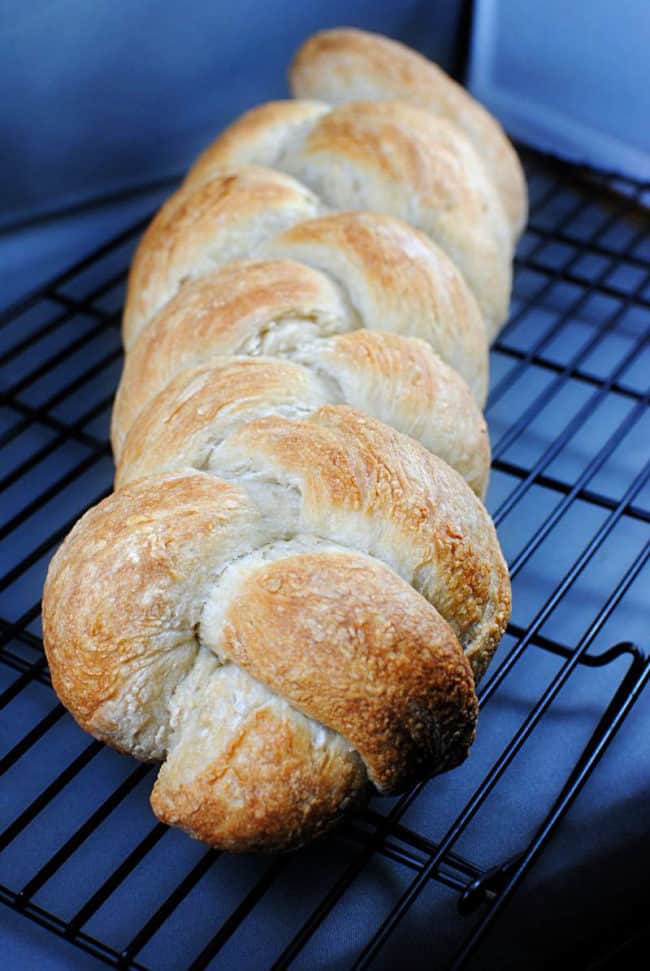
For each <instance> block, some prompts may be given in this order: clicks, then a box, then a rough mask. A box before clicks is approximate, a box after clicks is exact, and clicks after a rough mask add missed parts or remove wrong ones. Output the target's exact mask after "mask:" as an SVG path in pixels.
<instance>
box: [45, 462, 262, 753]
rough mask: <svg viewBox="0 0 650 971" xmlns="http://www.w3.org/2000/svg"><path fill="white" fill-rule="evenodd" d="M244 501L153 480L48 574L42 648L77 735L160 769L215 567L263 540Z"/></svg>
mask: <svg viewBox="0 0 650 971" xmlns="http://www.w3.org/2000/svg"><path fill="white" fill-rule="evenodd" d="M257 520H258V516H257V512H256V510H255V507H254V506H252V505H251V503H250V502H249V501H248V500H247V498H246V496H245V494H244V493H242V492H241V490H239V489H237V488H236V487H235V486H231V485H227V484H226V483H225V482H221V481H220V480H218V479H215V478H213V477H211V476H207V475H202V474H200V473H193V474H189V475H188V474H177V475H170V476H161V477H154V478H151V479H146V480H144V481H142V482H136V483H134V484H133V485H130V486H128V487H126V488H125V489H122V490H120V491H119V492H116V493H113V495H112V496H109V497H108V498H107V499H105V500H104V501H103V502H101V503H99V505H98V506H95V507H94V508H93V509H91V510H90V511H89V512H87V513H86V514H85V516H83V517H82V518H81V519H80V520H79V522H78V523H77V524H76V526H75V527H74V529H73V530H72V532H71V533H70V534H69V535H68V537H67V539H66V540H65V542H64V543H63V545H62V546H61V547H60V549H59V550H58V552H57V554H56V556H55V557H54V558H53V560H52V562H51V563H50V567H49V570H48V574H47V580H46V583H45V589H44V592H43V640H44V645H45V651H46V654H47V659H48V663H49V666H50V672H51V674H52V682H53V684H54V688H55V691H56V693H57V695H58V696H59V698H60V699H61V701H62V702H63V704H64V705H65V706H66V708H68V709H69V711H71V712H72V714H73V715H74V716H75V718H76V719H77V721H78V722H79V724H80V725H82V726H83V727H84V728H85V729H86V730H87V731H89V732H91V733H92V734H93V735H95V736H96V737H97V738H101V739H103V740H104V741H106V742H108V743H109V744H110V745H113V746H115V747H116V748H120V749H123V750H126V751H131V752H133V753H134V754H136V755H138V756H139V757H140V758H160V757H161V755H162V753H163V752H164V746H165V739H166V735H167V729H168V726H167V703H168V699H169V697H170V696H171V694H172V692H173V690H174V688H175V686H176V684H177V683H178V681H179V680H181V679H182V677H183V676H184V675H185V674H186V673H187V670H188V669H189V668H190V667H191V664H192V662H193V660H194V656H195V653H196V641H195V637H194V633H193V628H194V625H195V624H196V623H197V622H198V619H199V616H198V613H197V610H198V606H199V605H197V604H194V603H193V599H190V598H189V596H188V591H187V587H188V583H192V584H194V585H195V586H196V587H199V586H200V583H201V579H202V577H203V575H204V570H205V568H206V565H207V564H208V561H209V560H210V559H216V560H217V561H219V560H220V559H223V558H227V557H228V556H230V555H231V554H232V551H233V550H234V549H235V548H236V549H240V548H242V547H243V548H247V544H248V547H250V546H251V544H253V543H254V542H255V541H256V540H257V538H258V536H259V525H258V521H257Z"/></svg>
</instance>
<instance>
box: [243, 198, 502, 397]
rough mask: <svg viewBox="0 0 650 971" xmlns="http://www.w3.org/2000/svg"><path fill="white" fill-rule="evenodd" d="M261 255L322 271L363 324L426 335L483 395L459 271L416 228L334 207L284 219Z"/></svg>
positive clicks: (483, 350)
mask: <svg viewBox="0 0 650 971" xmlns="http://www.w3.org/2000/svg"><path fill="white" fill-rule="evenodd" d="M260 256H263V257H265V258H269V257H272V258H275V259H277V258H278V257H279V258H282V259H291V260H297V261H298V262H300V263H305V264H307V265H308V266H311V267H314V268H315V269H317V270H320V271H321V272H323V273H325V274H327V275H328V276H329V277H330V278H331V279H333V280H336V281H337V282H338V283H339V284H340V285H341V286H342V288H343V290H344V292H345V293H346V295H347V297H348V299H349V301H350V303H351V304H352V305H353V306H354V307H355V308H356V311H357V313H358V315H359V318H360V320H361V322H362V324H363V326H365V327H367V328H369V329H370V330H381V331H382V332H388V333H395V334H405V335H408V336H411V337H419V338H421V339H422V340H425V341H426V342H427V343H428V344H430V345H431V347H432V348H433V349H434V350H435V351H436V353H437V354H439V355H440V357H441V358H442V359H443V361H446V362H447V364H450V365H451V367H453V368H454V369H455V370H456V371H458V373H459V374H461V375H462V376H463V377H464V378H465V380H466V381H467V383H468V384H469V386H470V388H471V389H472V391H473V392H474V397H475V399H476V401H477V403H478V404H479V405H482V404H483V403H484V401H485V396H486V391H487V370H488V367H487V346H486V329H485V323H484V321H483V319H482V318H481V314H480V311H479V309H478V306H477V303H476V300H475V298H474V296H473V295H472V293H471V291H470V290H469V288H468V287H467V284H466V283H465V281H464V280H463V277H462V276H461V274H460V273H459V271H458V270H457V269H456V267H455V266H454V264H453V263H452V261H451V260H450V259H449V257H448V256H447V255H446V254H445V253H444V252H443V250H441V249H440V248H439V247H438V246H436V245H435V243H433V242H432V241H431V240H430V239H429V238H428V237H427V236H425V235H424V234H423V233H420V232H418V231H417V230H416V229H413V227H411V226H409V225H408V224H407V223H405V222H403V221H402V220H400V219H394V218H392V217H391V216H386V215H382V214H380V213H373V212H339V213H335V214H333V215H329V216H322V217H320V218H317V219H309V220H307V221H306V222H302V223H298V224H296V225H295V226H292V227H290V228H289V229H287V230H285V231H284V232H283V233H280V234H279V235H277V236H275V237H274V238H273V239H271V240H269V241H268V242H267V243H265V244H263V245H262V247H261V248H260Z"/></svg>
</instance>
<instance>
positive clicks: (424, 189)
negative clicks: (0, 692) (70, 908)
mask: <svg viewBox="0 0 650 971" xmlns="http://www.w3.org/2000/svg"><path fill="white" fill-rule="evenodd" d="M334 33H336V32H334ZM353 33H354V32H353ZM349 34H350V32H342V35H341V36H342V40H343V41H344V42H345V43H348V40H349V38H348V35H349ZM355 36H356V34H355ZM359 36H360V37H361V38H362V39H363V45H365V47H364V49H365V50H370V51H371V52H372V50H373V49H374V48H373V45H375V44H378V45H379V47H378V48H377V51H379V52H384V53H382V57H383V56H384V54H385V55H386V56H388V55H389V54H390V51H391V50H392V47H391V46H390V43H389V46H388V48H385V47H384V46H382V45H384V44H385V43H386V42H384V41H383V40H378V39H376V38H373V37H372V35H359ZM346 38H348V40H346ZM310 44H311V45H313V42H312V41H309V42H308V43H307V45H306V46H305V48H304V50H303V52H302V53H299V55H298V58H297V60H296V62H295V65H294V70H293V77H294V84H302V83H306V82H304V78H306V77H310V78H311V81H310V83H314V77H316V78H317V77H318V76H320V74H323V73H324V76H325V77H327V76H328V69H327V66H326V64H325V66H323V65H324V62H323V56H324V55H323V49H322V45H320V46H318V45H317V46H316V48H315V50H316V53H317V55H318V56H317V59H316V60H317V62H318V69H317V70H315V74H314V72H311V73H310V70H309V50H310ZM344 46H345V45H344ZM400 50H401V49H400ZM386 51H388V54H386ZM337 56H338V55H337ZM396 56H397V55H396ZM404 57H407V58H417V55H414V54H412V53H409V52H407V53H400V54H399V58H404ZM315 63H316V62H315ZM414 63H416V62H414ZM417 63H419V60H417ZM337 70H338V69H337ZM395 70H397V67H395ZM400 70H401V69H400ZM344 73H345V72H344ZM398 73H400V72H399V71H398ZM342 76H344V74H343V75H342ZM386 76H387V77H389V76H390V71H389V72H388V74H387V75H386ZM301 78H302V80H300V79H301ZM296 79H298V81H296ZM337 83H338V88H337V92H336V97H337V99H338V100H349V98H345V97H344V93H345V87H344V85H343V81H340V83H339V82H337ZM448 83H451V82H448ZM341 85H343V87H342V86H341ZM350 90H351V94H352V95H353V96H354V94H355V91H356V89H352V88H351V89H350ZM386 93H387V94H388V95H390V97H393V96H394V93H395V92H392V91H390V92H386ZM399 93H400V94H401V96H405V95H408V91H406V90H405V91H401V92H399ZM319 96H320V97H329V92H328V91H327V90H324V91H322V92H320V93H319ZM364 96H365V97H368V93H367V92H366V95H364ZM464 97H465V98H467V100H468V102H469V103H472V104H473V102H471V99H469V98H468V97H467V96H464ZM332 100H335V99H332ZM412 100H416V99H412ZM460 103H461V102H459V104H460ZM446 114H447V115H449V114H450V111H447V112H446ZM391 157H392V161H391ZM377 159H379V161H377ZM440 159H442V161H440ZM406 163H408V164H406ZM432 166H433V168H432ZM275 167H277V168H275ZM278 168H281V169H282V170H283V171H282V172H280V171H278V170H277V169H278ZM522 184H523V183H522ZM495 185H496V184H495V182H493V181H492V180H491V178H490V159H489V158H486V159H482V158H481V157H480V156H479V155H478V154H477V153H476V152H475V151H474V149H473V148H472V147H471V144H470V143H469V142H468V141H467V139H466V138H465V136H464V135H463V133H462V131H461V130H460V129H457V128H456V127H455V126H454V124H452V123H451V122H450V121H448V120H444V121H443V122H441V121H440V119H438V118H436V117H434V115H433V114H432V113H431V112H428V113H427V111H424V110H422V108H413V107H412V106H409V105H408V104H398V103H396V102H394V101H391V102H389V103H382V102H379V103H377V104H375V103H374V102H373V101H369V100H367V101H366V102H364V103H363V104H358V103H356V104H351V105H347V106H344V107H342V108H336V109H330V108H329V107H328V106H327V105H325V104H324V103H321V104H315V103H313V102H307V103H306V102H300V101H297V102H286V103H284V102H283V103H274V104H272V105H269V106H263V107H261V108H260V109H256V110H254V111H253V112H252V113H249V114H248V115H246V116H244V117H243V118H242V119H240V121H239V122H235V124H234V125H233V126H231V128H230V129H229V130H227V131H226V132H225V133H224V134H223V135H222V136H221V137H220V138H219V139H217V141H216V142H215V143H213V145H212V146H210V148H209V149H208V150H207V152H206V153H204V155H203V156H202V157H201V158H200V159H199V161H198V163H197V165H196V166H195V167H194V169H192V170H191V172H190V173H189V175H188V178H187V180H186V182H185V185H184V186H183V187H182V188H181V189H180V190H179V191H178V192H177V193H176V194H175V195H174V196H173V197H172V198H171V199H170V200H169V201H168V202H167V203H166V204H165V206H163V208H162V210H161V211H160V212H159V213H158V215H157V216H156V218H155V219H154V221H153V222H152V224H151V226H150V227H149V229H148V230H147V232H146V234H145V236H144V238H143V240H142V242H141V244H140V247H139V250H138V253H137V254H136V257H135V259H134V263H133V267H132V270H131V275H130V279H129V292H128V299H127V304H126V308H125V315H124V342H125V347H126V350H127V357H126V362H125V368H124V373H123V376H122V380H121V383H120V388H119V391H118V395H117V398H116V403H115V409H114V415H113V427H112V440H113V447H114V452H115V457H116V464H117V475H116V491H115V493H113V495H112V496H110V497H109V498H108V499H106V500H104V501H103V502H102V503H100V504H99V505H98V506H97V507H95V508H94V509H91V510H90V511H89V512H88V513H86V515H85V516H83V517H82V519H81V520H80V521H79V523H78V524H77V525H76V526H75V527H74V529H73V530H72V532H71V533H70V535H69V536H68V538H67V539H66V541H65V542H64V544H63V546H62V547H61V548H60V550H59V551H58V553H57V554H56V556H55V557H54V559H53V561H52V563H51V565H50V569H49V571H48V578H47V582H46V587H45V591H44V599H43V627H44V641H45V647H46V651H47V656H48V660H49V664H50V669H51V672H52V679H53V684H54V686H55V689H56V691H57V694H58V695H59V697H60V699H61V700H62V702H63V703H64V704H65V705H66V707H68V708H69V710H70V711H71V712H72V713H73V715H74V717H75V718H76V719H77V721H78V722H79V723H80V724H81V725H82V726H83V727H84V728H85V729H87V730H88V731H90V732H91V733H92V734H93V735H95V736H96V737H97V738H100V739H103V740H104V741H106V742H107V743H109V744H111V745H113V746H114V747H116V748H118V749H120V750H122V751H124V752H129V753H131V754H133V755H135V756H136V757H138V758H141V759H146V760H152V761H161V762H163V765H162V767H161V769H160V772H159V775H158V779H157V781H156V784H155V786H154V790H153V794H152V806H153V808H154V811H155V812H156V813H157V815H158V816H159V817H160V818H161V819H163V820H164V821H166V822H170V823H173V824H176V825H179V826H181V827H182V828H183V829H185V830H186V831H188V832H189V833H191V834H192V835H194V836H196V837H198V838H200V839H203V840H206V841H207V842H209V843H212V844H213V845H217V846H220V847H223V848H227V849H232V850H250V849H285V848H290V847H295V846H298V845H300V844H302V843H304V842H305V841H307V840H308V839H310V838H312V837H314V836H316V835H318V834H319V833H321V832H323V831H325V830H326V829H328V828H329V827H330V826H331V825H332V824H333V823H334V822H335V821H336V820H337V819H338V818H339V817H340V815H341V814H342V813H343V812H344V811H345V810H346V809H348V808H349V807H350V806H352V805H355V804H357V803H358V802H360V801H361V800H363V799H364V798H366V797H367V795H368V793H369V792H371V791H372V790H373V788H374V789H375V790H377V791H379V792H387V793H391V792H397V791H400V790H402V789H404V788H405V787H407V786H409V785H410V784H412V783H413V782H414V781H416V780H418V779H422V778H424V777H426V776H427V775H429V774H432V773H434V772H439V771H442V770H444V769H447V768H450V767H452V766H454V765H457V764H458V763H459V762H461V761H462V760H463V759H464V758H465V756H466V754H467V751H468V749H469V746H470V745H471V742H472V739H473V737H474V732H475V724H476V717H477V702H476V695H475V691H474V686H475V682H476V680H478V678H480V676H481V675H482V674H483V672H484V670H485V668H486V667H487V665H488V663H489V661H490V658H491V656H492V654H493V653H494V650H495V649H496V647H497V645H498V642H499V639H500V637H501V635H502V633H503V630H504V629H505V625H506V623H507V620H508V617H509V612H510V587H509V580H508V574H507V569H506V566H505V564H504V561H503V557H502V555H501V551H500V549H499V544H498V540H497V537H496V533H495V530H494V527H493V524H492V522H491V520H490V518H489V516H488V514H487V512H486V510H485V508H484V507H483V505H482V503H481V501H480V499H479V498H478V497H479V496H482V495H483V494H484V491H485V487H486V483H487V472H488V465H489V447H488V443H487V436H486V432H485V423H484V421H483V418H482V415H481V413H480V406H481V405H482V403H483V401H484V397H485V389H486V382H487V345H488V339H489V336H490V335H491V334H492V333H494V331H495V330H496V329H497V327H498V326H499V324H500V323H501V321H502V319H503V317H504V316H505V311H506V307H507V299H508V288H509V279H510V276H509V274H510V261H511V254H512V243H513V238H514V236H515V235H516V225H518V223H517V219H519V218H520V217H517V218H516V219H515V220H514V222H513V216H512V213H510V212H508V211H507V209H506V207H505V206H504V200H503V198H502V190H501V188H499V187H498V186H497V187H495ZM520 188H521V187H520ZM513 191H514V190H513ZM515 195H516V192H515ZM350 207H351V208H352V211H350ZM520 209H521V207H520ZM452 466H453V468H452Z"/></svg>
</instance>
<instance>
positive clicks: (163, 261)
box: [122, 166, 320, 349]
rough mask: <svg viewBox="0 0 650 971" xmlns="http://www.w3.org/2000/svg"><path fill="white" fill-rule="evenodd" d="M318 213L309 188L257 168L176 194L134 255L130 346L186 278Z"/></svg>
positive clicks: (126, 328)
mask: <svg viewBox="0 0 650 971" xmlns="http://www.w3.org/2000/svg"><path fill="white" fill-rule="evenodd" d="M319 208H320V207H319V203H318V201H317V200H316V199H315V198H314V197H313V196H312V194H311V193H310V192H309V191H308V190H307V189H305V187H304V186H301V185H299V184H298V183H297V182H295V181H294V180H293V179H290V178H288V177H287V176H285V175H282V174H281V173H280V172H273V171H271V170H269V169H259V168H255V167H253V166H250V167H239V168H237V169H236V170H233V171H231V170H228V169H226V170H225V171H223V172H219V173H218V174H217V175H215V176H214V177H213V178H211V179H209V180H206V181H202V180H199V181H198V182H197V183H196V184H194V185H188V186H184V187H182V188H181V189H179V190H178V192H176V193H175V194H174V195H173V196H171V198H169V199H168V200H167V202H166V203H165V205H164V206H163V207H162V208H161V209H160V210H159V212H158V213H157V215H156V216H155V217H154V219H153V221H152V222H151V224H150V226H149V227H148V229H147V231H146V233H145V234H144V236H143V238H142V241H141V242H140V245H139V246H138V249H137V252H136V254H135V257H134V260H133V264H132V267H131V272H130V274H129V285H128V293H127V300H126V306H125V309H124V318H123V323H122V333H123V338H124V344H125V346H126V348H127V349H128V348H129V347H131V345H132V344H133V343H134V341H135V339H136V338H137V336H138V335H139V334H140V332H141V331H142V330H143V329H144V328H145V326H146V325H147V323H148V322H149V320H150V319H151V317H152V316H153V315H154V313H155V312H156V311H157V310H159V309H160V307H162V306H163V305H164V304H165V303H166V302H167V301H168V300H169V299H171V298H172V297H173V296H174V295H175V294H176V293H177V292H178V290H179V288H180V287H181V285H182V284H183V283H184V282H185V281H186V280H188V279H194V278H196V277H198V276H200V275H201V274H203V273H207V272H209V271H210V270H211V269H214V267H215V266H221V265H223V264H224V263H228V262H230V261H232V260H236V259H240V258H242V257H245V256H247V255H248V254H249V253H250V251H251V249H252V248H253V247H254V245H255V243H256V241H257V242H261V241H262V240H263V239H266V238H267V237H268V236H270V235H273V234H274V233H276V232H279V231H280V230H282V229H284V228H285V227H287V226H290V225H292V224H293V223H295V222H300V221H302V220H303V219H309V218H310V217H312V216H315V215H318V213H319Z"/></svg>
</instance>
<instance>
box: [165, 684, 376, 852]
mask: <svg viewBox="0 0 650 971" xmlns="http://www.w3.org/2000/svg"><path fill="white" fill-rule="evenodd" d="M197 670H198V669H197ZM198 675H199V676H198V677H193V676H192V683H191V684H190V685H189V687H190V688H191V689H192V693H193V698H194V699H195V701H196V704H197V706H200V709H201V712H200V715H199V716H198V718H199V722H198V723H196V724H194V723H192V722H190V721H189V719H188V718H187V715H185V723H184V724H181V726H180V728H179V730H178V731H177V736H178V737H177V738H175V739H174V740H173V743H172V748H171V751H170V753H169V756H168V758H167V761H166V762H165V764H164V765H163V766H162V768H161V770H160V773H159V775H158V779H157V781H156V784H155V786H154V789H153V792H152V794H151V805H152V808H153V810H154V812H155V813H156V815H157V816H158V817H159V818H160V819H161V820H162V821H163V822H165V823H168V824H171V825H174V826H180V827H181V828H182V829H184V830H185V831H186V832H188V833H190V834H191V835H192V836H195V837H196V838H198V839H201V840H204V841H205V842H207V843H211V844H213V845H214V846H218V847H220V848H221V849H224V850H230V851H234V852H250V851H252V850H257V851H259V850H261V851H270V850H273V851H277V850H287V849H295V848H296V847H298V846H301V845H303V844H304V843H306V842H308V841H309V840H311V839H314V838H315V837H317V836H320V835H321V834H322V833H324V832H326V831H327V830H328V829H330V828H331V827H332V826H333V825H334V824H335V823H336V822H337V820H339V819H340V817H341V815H342V814H343V813H344V812H346V811H347V810H349V809H352V808H354V807H355V806H356V805H358V804H359V803H361V802H362V801H363V800H364V799H365V797H366V796H367V794H368V789H369V787H368V783H367V776H366V772H365V769H364V767H363V763H362V762H361V759H360V758H359V756H358V755H356V753H355V752H354V751H353V750H352V749H350V748H349V747H346V746H345V745H344V744H342V743H341V741H340V740H339V739H337V738H336V737H333V738H331V739H330V738H328V739H327V740H326V741H325V740H324V741H323V743H322V744H315V743H314V733H313V730H312V729H311V728H310V723H309V720H308V719H306V718H304V717H303V716H301V715H300V714H299V713H298V712H295V711H294V710H292V709H291V708H290V707H289V706H288V705H287V704H286V703H283V702H280V701H276V702H273V701H272V700H271V699H270V698H269V697H264V696H262V697H259V698H258V697H255V695H254V696H253V698H252V699H251V704H250V707H248V708H247V710H246V714H245V715H243V716H242V715H239V714H238V713H236V712H233V711H232V710H231V708H230V707H228V702H227V700H226V697H225V696H226V695H228V696H229V697H230V698H232V697H233V696H234V697H238V698H239V697H240V695H243V694H244V693H246V692H247V691H248V687H247V686H245V685H243V684H241V682H242V681H243V680H244V679H246V681H250V680H251V679H249V678H248V675H245V674H244V672H238V671H237V669H236V668H235V666H234V665H226V666H225V667H222V668H219V669H217V671H210V670H207V671H206V665H204V666H203V670H200V671H198ZM222 682H223V684H222ZM254 690H255V689H254ZM181 700H183V701H185V698H184V697H183V698H181ZM224 702H225V708H224ZM226 718H228V719H229V721H224V719H226ZM199 725H200V728H199ZM197 728H199V731H200V732H201V733H203V735H204V736H206V737H207V738H208V740H209V747H208V749H207V751H206V752H205V753H203V752H201V751H197V738H198V736H199V731H197V730H196V729H197Z"/></svg>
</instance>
